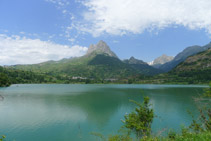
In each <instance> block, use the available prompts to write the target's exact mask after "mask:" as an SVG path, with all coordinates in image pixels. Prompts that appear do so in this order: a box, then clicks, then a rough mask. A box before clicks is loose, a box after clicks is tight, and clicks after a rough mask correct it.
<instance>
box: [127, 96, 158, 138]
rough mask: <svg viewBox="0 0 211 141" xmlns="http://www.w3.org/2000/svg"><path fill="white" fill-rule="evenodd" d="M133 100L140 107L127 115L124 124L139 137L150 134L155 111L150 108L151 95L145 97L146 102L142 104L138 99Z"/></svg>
mask: <svg viewBox="0 0 211 141" xmlns="http://www.w3.org/2000/svg"><path fill="white" fill-rule="evenodd" d="M132 102H133V103H135V104H136V105H137V106H138V107H137V108H136V109H135V111H134V112H132V113H130V114H127V115H125V121H123V122H124V124H125V125H124V126H125V127H126V128H128V129H130V130H131V131H133V132H135V134H136V137H137V138H138V139H140V138H141V137H146V136H150V134H151V124H152V121H153V118H154V111H153V109H151V108H150V104H149V97H144V102H143V103H142V104H140V103H138V102H136V101H132Z"/></svg>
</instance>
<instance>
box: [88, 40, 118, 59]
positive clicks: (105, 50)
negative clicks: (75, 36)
mask: <svg viewBox="0 0 211 141" xmlns="http://www.w3.org/2000/svg"><path fill="white" fill-rule="evenodd" d="M90 54H107V55H109V56H111V57H116V58H118V57H117V56H116V54H115V53H114V52H112V51H111V50H110V48H109V46H108V45H107V44H106V43H105V42H104V41H102V40H100V41H99V42H98V43H97V44H96V45H94V44H91V45H90V47H89V49H88V51H87V53H86V56H88V55H90Z"/></svg>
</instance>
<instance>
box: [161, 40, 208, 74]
mask: <svg viewBox="0 0 211 141" xmlns="http://www.w3.org/2000/svg"><path fill="white" fill-rule="evenodd" d="M208 48H211V43H209V44H207V45H205V46H202V47H201V46H191V47H187V48H186V49H184V50H183V51H182V52H180V53H179V54H178V55H176V56H175V58H174V59H173V60H172V61H170V62H167V63H165V64H163V65H161V66H160V67H159V69H162V70H164V71H165V72H168V71H170V70H171V69H173V68H174V67H176V66H177V65H178V64H179V63H181V62H183V61H185V59H186V58H187V57H189V56H192V55H195V54H197V53H199V52H202V51H205V50H207V49H208Z"/></svg>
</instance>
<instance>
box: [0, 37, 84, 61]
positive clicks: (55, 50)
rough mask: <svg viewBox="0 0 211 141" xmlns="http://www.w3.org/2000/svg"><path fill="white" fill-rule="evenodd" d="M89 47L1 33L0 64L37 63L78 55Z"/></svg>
mask: <svg viewBox="0 0 211 141" xmlns="http://www.w3.org/2000/svg"><path fill="white" fill-rule="evenodd" d="M86 51H87V47H82V46H79V45H74V46H71V47H70V46H68V45H60V44H56V43H53V42H50V41H41V40H40V39H29V38H26V37H20V36H15V35H14V36H11V37H9V36H7V35H4V34H0V65H14V64H35V63H40V62H44V61H48V60H60V59H63V58H69V57H78V56H82V55H84V54H85V53H86Z"/></svg>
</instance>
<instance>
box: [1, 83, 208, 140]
mask: <svg viewBox="0 0 211 141" xmlns="http://www.w3.org/2000/svg"><path fill="white" fill-rule="evenodd" d="M204 88H205V86H201V85H193V86H191V85H82V84H26V85H25V84H23V85H12V86H11V87H8V88H0V95H1V96H3V97H4V99H0V135H1V134H4V135H6V136H7V140H16V141H41V140H42V141H70V140H72V141H78V140H85V141H89V140H90V141H92V140H97V139H98V138H97V137H95V136H93V135H91V134H90V133H91V132H97V133H102V134H103V135H105V136H106V135H110V134H115V133H117V131H118V130H119V129H120V127H121V126H122V125H123V124H122V122H121V119H124V115H125V114H126V113H130V112H131V111H132V110H134V108H135V105H134V104H133V103H131V102H129V99H133V100H136V101H139V102H141V101H143V96H149V97H150V103H151V104H152V107H153V108H154V111H155V114H156V116H157V117H156V118H155V119H154V121H153V126H152V128H153V133H154V134H156V133H158V132H159V131H161V130H163V129H170V128H171V129H175V130H176V131H179V130H180V129H181V125H189V124H190V122H191V119H192V118H191V116H190V115H189V114H188V112H187V110H190V111H191V112H192V113H193V114H197V110H196V105H195V104H194V102H193V100H192V97H193V96H197V95H199V94H201V93H203V89H204Z"/></svg>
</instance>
